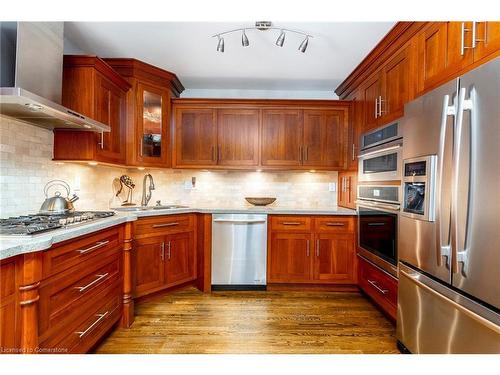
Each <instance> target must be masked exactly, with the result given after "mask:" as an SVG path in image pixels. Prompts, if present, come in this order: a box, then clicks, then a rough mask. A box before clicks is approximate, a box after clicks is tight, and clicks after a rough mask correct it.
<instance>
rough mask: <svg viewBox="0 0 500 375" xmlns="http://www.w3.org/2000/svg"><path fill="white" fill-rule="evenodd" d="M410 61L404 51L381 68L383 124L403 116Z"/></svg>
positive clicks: (407, 93)
mask: <svg viewBox="0 0 500 375" xmlns="http://www.w3.org/2000/svg"><path fill="white" fill-rule="evenodd" d="M409 68H410V61H409V58H408V51H407V49H404V50H403V51H402V52H400V53H399V54H398V55H396V56H395V57H394V58H393V59H391V60H390V61H389V62H388V63H387V65H385V66H384V68H383V86H384V90H383V93H382V99H383V101H382V104H381V105H382V117H381V118H380V120H379V121H381V122H382V123H385V122H387V121H391V120H392V119H395V118H397V117H400V116H402V115H403V108H404V104H405V103H406V102H407V101H408V98H409V90H410V69H409Z"/></svg>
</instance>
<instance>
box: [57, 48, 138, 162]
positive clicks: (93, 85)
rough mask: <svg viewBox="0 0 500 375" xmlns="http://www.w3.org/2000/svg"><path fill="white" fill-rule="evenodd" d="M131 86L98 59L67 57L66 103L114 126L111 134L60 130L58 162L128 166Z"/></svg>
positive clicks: (64, 91)
mask: <svg viewBox="0 0 500 375" xmlns="http://www.w3.org/2000/svg"><path fill="white" fill-rule="evenodd" d="M129 89H130V85H129V84H128V82H127V81H125V79H124V78H122V77H121V76H120V75H119V74H118V73H117V72H116V71H114V70H113V69H112V68H111V67H110V66H109V65H108V64H106V63H105V62H104V61H103V60H102V59H100V58H98V57H96V56H77V55H65V56H64V68H63V89H62V104H63V105H64V106H66V107H68V108H70V109H73V110H75V111H76V112H80V113H82V114H83V115H85V116H88V117H90V118H92V119H94V120H96V121H99V122H102V123H103V124H106V125H108V126H109V127H110V132H106V133H95V132H88V131H77V130H64V129H56V130H55V131H54V160H77V161H99V162H104V163H110V164H125V159H126V140H125V137H126V123H125V122H126V112H125V111H126V107H125V104H126V103H125V100H126V94H127V92H128V90H129Z"/></svg>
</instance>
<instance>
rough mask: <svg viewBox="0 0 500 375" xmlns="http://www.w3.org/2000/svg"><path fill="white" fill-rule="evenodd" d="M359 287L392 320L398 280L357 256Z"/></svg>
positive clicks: (395, 309)
mask: <svg viewBox="0 0 500 375" xmlns="http://www.w3.org/2000/svg"><path fill="white" fill-rule="evenodd" d="M358 258H359V262H358V264H359V268H358V279H359V287H360V288H361V289H362V290H363V291H364V292H365V293H366V294H367V295H368V296H369V297H370V298H372V299H373V301H375V303H376V304H377V305H378V306H379V307H380V308H381V309H382V310H383V311H384V312H385V313H386V314H387V315H389V316H390V317H391V318H392V319H393V320H396V314H397V308H398V280H397V279H396V278H395V277H393V276H391V275H389V274H388V273H386V272H385V271H382V270H381V269H380V268H378V267H377V266H375V265H374V264H373V263H370V262H369V261H367V260H366V259H364V258H362V257H359V256H358Z"/></svg>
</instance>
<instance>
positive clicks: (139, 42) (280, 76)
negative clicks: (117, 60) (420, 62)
mask: <svg viewBox="0 0 500 375" xmlns="http://www.w3.org/2000/svg"><path fill="white" fill-rule="evenodd" d="M394 24H395V23H394V22H331V23H318V22H310V23H290V22H284V23H280V22H274V26H277V27H285V28H290V29H299V30H303V31H305V32H307V33H308V34H311V35H313V36H314V38H312V39H310V41H309V46H308V48H307V51H306V53H301V52H299V51H298V50H297V48H298V46H299V44H300V42H301V41H302V40H303V37H302V36H300V35H295V34H292V33H287V35H286V39H285V44H284V46H283V47H282V48H280V47H277V46H276V45H275V41H276V38H277V37H278V35H279V30H269V31H258V30H248V31H247V36H248V39H249V40H250V46H249V47H242V46H241V33H234V34H229V35H226V36H225V38H224V39H225V52H224V53H220V52H217V51H216V46H217V38H212V37H211V36H212V35H214V34H216V33H219V32H222V31H225V30H229V29H234V28H240V27H250V26H252V25H253V23H252V22H241V23H221V22H66V23H65V39H66V41H67V43H66V44H65V53H87V54H95V55H98V56H101V57H134V58H136V59H139V60H143V61H145V62H147V63H150V64H153V65H156V66H158V67H161V68H164V69H166V70H169V71H171V72H174V73H176V74H177V76H178V77H179V79H180V80H181V82H182V83H183V85H184V86H185V87H186V88H187V89H248V90H323V91H331V90H334V89H335V88H336V87H337V85H338V84H339V83H340V82H342V81H343V80H344V79H345V78H346V77H347V75H348V74H349V73H350V72H352V70H353V69H354V68H355V67H356V66H357V64H358V63H359V62H360V61H361V60H362V59H363V58H364V57H365V56H366V55H367V54H368V53H369V52H370V51H371V50H372V48H373V47H374V46H375V45H376V44H377V42H378V41H379V40H380V39H381V38H382V37H383V36H384V35H385V34H386V33H387V32H388V31H389V30H390V29H391V28H392V26H393V25H394Z"/></svg>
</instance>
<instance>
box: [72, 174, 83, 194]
mask: <svg viewBox="0 0 500 375" xmlns="http://www.w3.org/2000/svg"><path fill="white" fill-rule="evenodd" d="M80 189H81V187H80V176H76V177H75V180H74V181H73V191H74V192H76V191H80Z"/></svg>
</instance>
